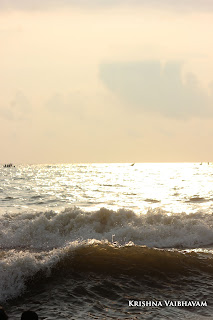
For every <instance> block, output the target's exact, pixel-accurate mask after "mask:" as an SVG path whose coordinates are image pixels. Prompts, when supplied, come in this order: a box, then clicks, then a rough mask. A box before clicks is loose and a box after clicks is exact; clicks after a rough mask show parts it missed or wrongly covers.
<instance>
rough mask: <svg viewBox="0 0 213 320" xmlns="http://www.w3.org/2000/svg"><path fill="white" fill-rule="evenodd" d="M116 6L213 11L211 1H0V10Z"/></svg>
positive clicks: (212, 2)
mask: <svg viewBox="0 0 213 320" xmlns="http://www.w3.org/2000/svg"><path fill="white" fill-rule="evenodd" d="M118 5H127V6H142V7H144V6H146V7H155V8H161V9H172V10H181V11H183V10H184V11H185V10H187V11H207V12H208V11H213V1H212V0H179V1H171V0H45V1H43V0H1V1H0V9H7V10H8V9H18V10H44V9H51V8H54V7H55V8H58V7H63V6H76V7H84V8H88V9H90V8H91V9H94V8H111V7H114V6H118Z"/></svg>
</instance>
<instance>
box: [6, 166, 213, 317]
mask: <svg viewBox="0 0 213 320" xmlns="http://www.w3.org/2000/svg"><path fill="white" fill-rule="evenodd" d="M0 305H3V306H4V308H5V309H6V310H7V312H8V314H9V316H10V318H11V319H14V320H16V319H20V315H21V313H22V312H23V311H24V310H28V309H31V310H34V311H36V312H37V313H38V315H39V319H47V320H51V319H80V320H82V319H106V320H108V319H116V320H117V319H120V320H124V319H213V316H212V314H213V165H212V164H211V163H210V164H208V163H202V164H201V163H147V164H146V163H141V164H140V163H136V164H134V165H133V164H132V165H131V164H128V163H122V164H58V165H57V164H54V165H51V164H48V165H16V166H15V167H10V168H4V167H3V165H2V166H1V168H0Z"/></svg>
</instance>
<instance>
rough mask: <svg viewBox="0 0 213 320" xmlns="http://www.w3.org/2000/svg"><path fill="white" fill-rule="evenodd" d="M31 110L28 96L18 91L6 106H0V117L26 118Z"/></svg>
mask: <svg viewBox="0 0 213 320" xmlns="http://www.w3.org/2000/svg"><path fill="white" fill-rule="evenodd" d="M31 110H32V108H31V104H30V102H29V100H28V98H27V97H26V96H25V95H24V94H23V93H22V92H21V91H18V92H17V93H16V94H15V96H14V98H13V99H11V101H10V103H9V104H8V105H7V106H5V107H4V106H0V117H2V118H4V119H7V120H26V119H28V118H29V114H30V112H31Z"/></svg>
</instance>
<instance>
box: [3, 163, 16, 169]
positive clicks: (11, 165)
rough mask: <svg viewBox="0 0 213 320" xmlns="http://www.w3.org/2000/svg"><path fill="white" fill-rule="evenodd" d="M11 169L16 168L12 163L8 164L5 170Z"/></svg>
mask: <svg viewBox="0 0 213 320" xmlns="http://www.w3.org/2000/svg"><path fill="white" fill-rule="evenodd" d="M11 167H14V168H15V166H14V165H13V164H12V163H7V164H5V165H4V168H11Z"/></svg>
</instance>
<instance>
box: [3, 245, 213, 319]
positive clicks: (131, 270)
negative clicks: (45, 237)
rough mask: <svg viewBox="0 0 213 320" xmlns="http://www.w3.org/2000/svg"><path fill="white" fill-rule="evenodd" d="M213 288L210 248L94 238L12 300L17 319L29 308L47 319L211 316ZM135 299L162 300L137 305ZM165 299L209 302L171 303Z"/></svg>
mask: <svg viewBox="0 0 213 320" xmlns="http://www.w3.org/2000/svg"><path fill="white" fill-rule="evenodd" d="M212 292H213V258H212V256H211V255H209V254H207V253H206V254H204V253H196V252H194V251H191V252H189V251H186V250H171V249H152V248H147V247H142V246H135V245H126V246H122V247H119V246H117V245H116V244H114V245H113V244H109V243H102V244H101V243H99V244H97V243H96V244H95V243H94V244H90V245H85V246H82V247H79V248H78V249H76V250H74V251H73V250H68V251H67V253H66V255H65V256H64V258H63V259H62V260H60V261H59V262H58V263H57V264H56V265H55V266H54V268H53V269H52V270H51V274H48V271H47V270H43V271H39V272H38V273H36V274H35V275H34V276H33V277H29V278H28V280H27V283H26V290H25V293H24V294H23V295H22V296H21V298H18V299H13V300H11V301H9V302H8V303H7V305H6V306H7V309H8V311H9V312H10V314H11V316H13V318H14V319H19V314H20V313H21V312H22V310H24V309H28V308H31V309H33V310H36V311H37V312H38V314H39V315H40V317H41V319H55V318H57V319H172V318H175V319H205V318H206V317H211V315H212V312H213V304H212V300H211V295H212ZM133 300H134V301H146V303H150V304H151V305H152V304H154V305H156V302H161V303H162V306H161V305H158V306H147V307H140V306H131V305H132V304H133V305H134V304H135V302H133ZM165 300H166V301H168V300H172V301H173V302H174V301H199V302H201V301H205V302H206V304H207V306H203V307H199V306H197V307H191V306H188V307H184V306H183V307H177V306H176V307H174V306H169V307H167V306H165V302H164V301H165ZM129 301H130V302H129ZM129 304H130V306H129Z"/></svg>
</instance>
